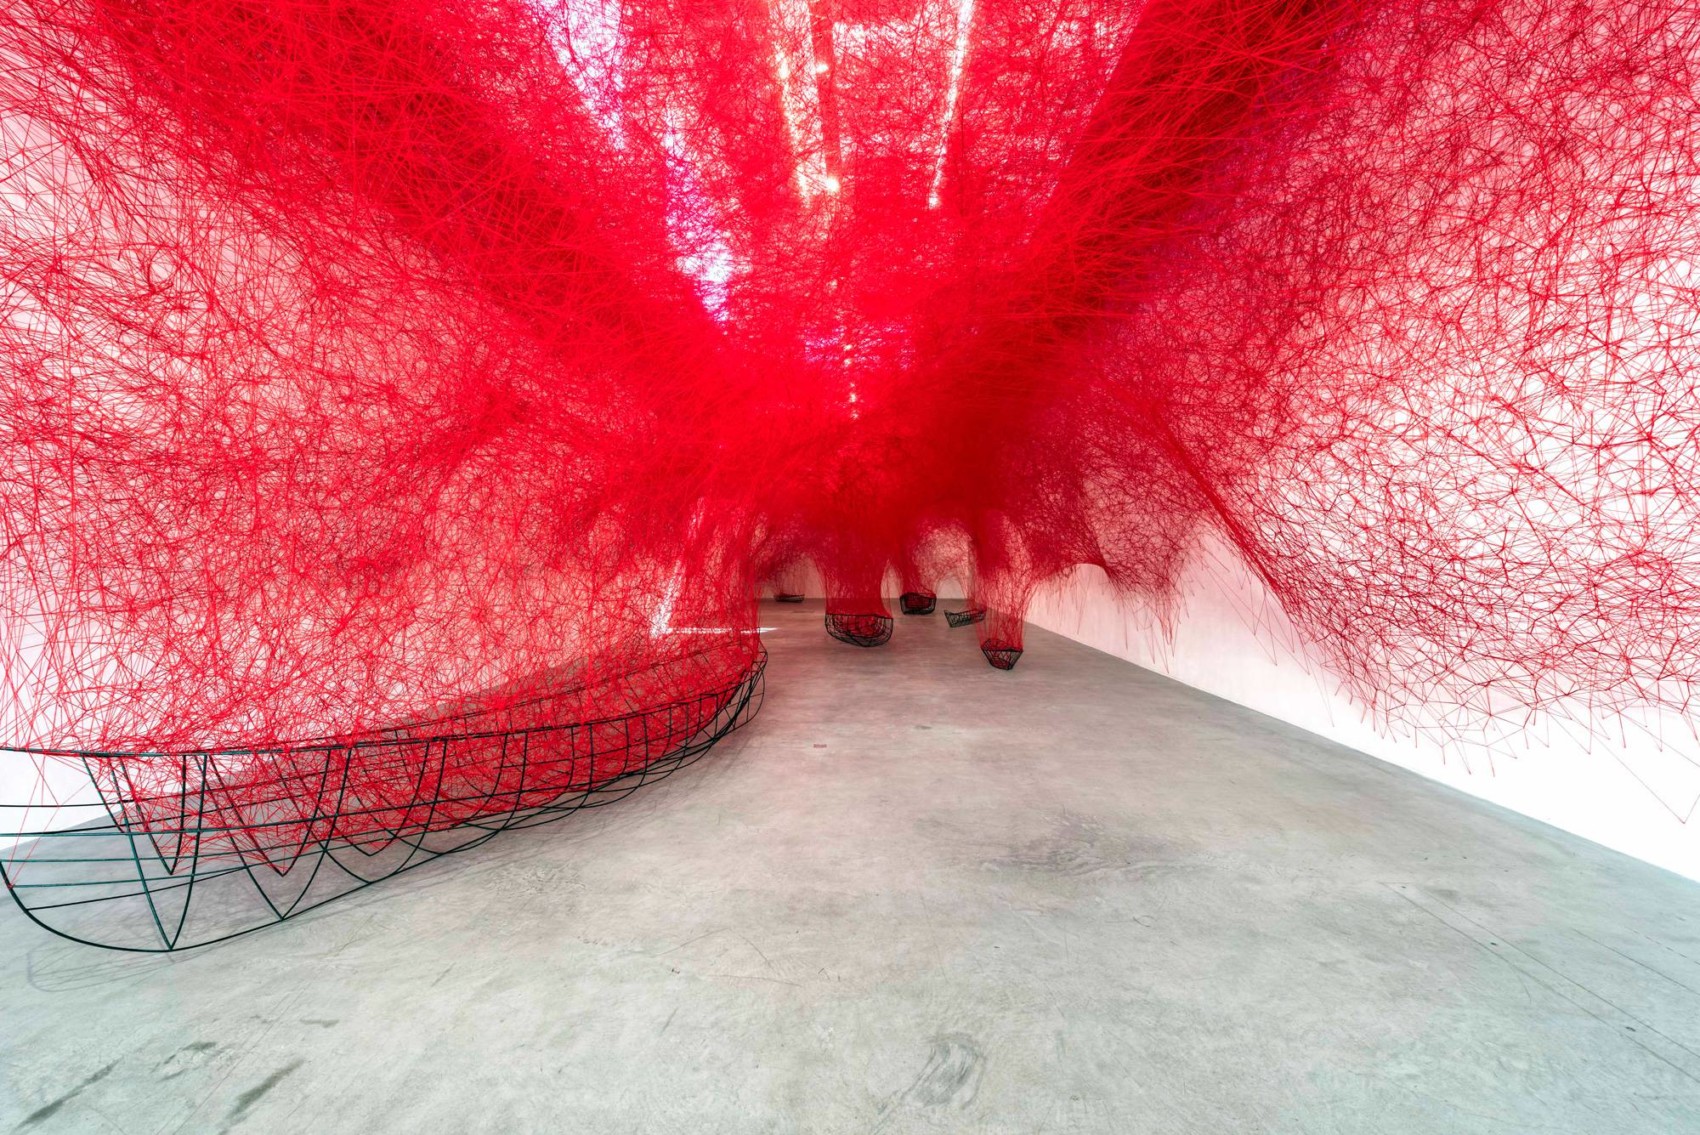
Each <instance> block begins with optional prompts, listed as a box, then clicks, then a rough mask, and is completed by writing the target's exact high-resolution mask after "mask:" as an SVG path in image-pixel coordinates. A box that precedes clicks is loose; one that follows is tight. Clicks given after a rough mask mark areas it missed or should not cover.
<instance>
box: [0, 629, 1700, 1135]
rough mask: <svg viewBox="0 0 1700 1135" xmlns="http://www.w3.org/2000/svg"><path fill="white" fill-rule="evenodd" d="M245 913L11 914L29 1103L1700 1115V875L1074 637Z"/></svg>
mask: <svg viewBox="0 0 1700 1135" xmlns="http://www.w3.org/2000/svg"><path fill="white" fill-rule="evenodd" d="M821 617H822V613H821V607H820V605H819V603H810V604H805V605H803V606H800V607H793V606H780V605H774V604H764V605H763V610H762V618H763V621H764V622H765V623H767V624H769V625H770V626H772V627H773V628H775V629H773V630H772V631H771V632H770V633H769V634H768V635H767V643H768V647H769V649H770V650H771V652H772V662H771V664H770V668H769V671H768V675H769V680H768V695H767V703H766V706H765V708H764V709H763V710H762V712H761V714H760V716H759V717H758V718H757V720H756V721H755V723H754V724H753V725H751V726H749V727H748V728H747V729H746V730H745V731H744V732H743V733H741V734H739V735H737V736H735V737H734V738H733V739H732V740H731V741H729V742H727V743H726V744H725V745H723V746H722V747H721V748H720V749H717V750H716V751H715V752H714V753H712V754H710V755H709V756H708V757H706V758H704V759H703V760H702V761H700V762H699V763H697V764H696V765H694V766H692V767H691V768H689V769H686V770H684V771H683V772H681V773H679V774H677V775H676V776H674V777H673V778H672V779H670V780H667V781H665V782H663V783H661V784H659V785H656V786H653V787H651V788H646V789H645V790H644V791H643V792H641V793H639V794H638V795H636V796H634V797H632V798H631V799H629V800H626V801H624V802H623V803H621V804H619V805H617V806H615V807H610V808H605V809H600V810H597V811H594V812H590V813H585V814H580V815H577V816H574V817H572V818H570V819H568V820H566V821H564V822H562V823H560V824H556V825H553V826H550V827H545V828H540V829H537V830H534V831H528V832H518V833H512V834H510V835H507V836H504V837H502V838H501V839H499V840H497V841H495V842H492V843H491V844H488V845H486V846H485V847H483V848H480V849H478V850H476V851H473V852H470V853H467V854H465V855H462V856H457V857H450V858H448V859H445V860H442V861H440V862H437V863H434V864H431V865H429V866H427V867H424V868H422V869H420V870H419V871H417V872H414V873H412V874H410V875H407V876H403V877H400V878H397V879H394V880H391V881H390V882H388V883H386V884H384V885H382V886H379V887H375V888H372V889H370V890H368V891H365V892H362V893H361V894H359V895H357V896H355V897H353V898H352V899H349V900H345V901H341V902H338V903H335V904H332V905H331V906H327V907H325V908H323V909H321V910H319V911H316V912H314V913H312V914H310V915H306V916H304V917H302V918H300V919H298V920H296V921H293V922H290V923H286V924H284V925H282V926H278V927H274V928H272V929H269V930H266V931H263V932H261V933H257V934H254V935H251V936H248V937H246V938H242V939H238V940H236V941H233V942H230V943H227V944H224V945H220V946H215V947H211V948H208V949H204V950H197V951H191V952H189V953H186V954H181V955H173V956H142V955H123V954H113V953H108V952H103V951H98V950H92V949H89V948H86V947H81V946H75V945H72V944H70V943H67V942H63V941H61V940H59V939H56V938H53V937H50V936H48V935H46V934H44V933H43V932H42V931H40V930H38V929H37V928H35V927H34V926H31V925H30V924H28V923H27V922H26V921H25V920H24V919H23V918H22V917H21V916H20V915H19V914H18V913H17V912H16V911H15V910H13V909H11V908H10V907H9V906H8V907H7V908H6V909H5V910H4V912H0V1021H3V1022H4V1028H3V1030H0V1130H4V1131H12V1130H16V1131H28V1132H32V1133H35V1132H55V1131H120V1132H137V1131H147V1132H174V1131H185V1132H194V1131H211V1130H227V1129H241V1130H251V1131H257V1132H260V1131H267V1132H281V1131H314V1132H344V1131H346V1132H373V1131H408V1132H469V1131H491V1132H518V1131H538V1132H594V1133H597V1135H610V1133H617V1132H643V1133H646V1135H654V1133H666V1132H689V1133H691V1135H709V1133H712V1132H739V1133H742V1132H755V1131H770V1132H841V1131H842V1132H874V1131H878V1132H884V1133H898V1132H906V1131H929V1132H933V1131H942V1132H1012V1133H1013V1132H1023V1133H1025V1132H1040V1131H1057V1132H1067V1131H1104V1132H1118V1133H1120V1132H1209V1133H1212V1135H1220V1133H1223V1132H1249V1131H1259V1132H1261V1131H1271V1132H1309V1133H1331V1132H1342V1133H1345V1132H1351V1133H1356V1132H1367V1131H1374V1132H1435V1133H1448V1135H1452V1133H1457V1132H1476V1131H1482V1132H1500V1131H1523V1130H1530V1131H1533V1130H1539V1131H1542V1132H1576V1133H1585V1135H1599V1133H1602V1132H1612V1133H1631V1132H1648V1133H1650V1135H1651V1133H1656V1135H1669V1133H1671V1132H1679V1131H1697V1130H1700V992H1697V991H1700V885H1697V884H1695V883H1691V882H1688V881H1685V880H1683V879H1680V878H1678V877H1677V876H1674V875H1670V874H1667V873H1665V872H1663V871H1661V870H1658V869H1657V868H1654V867H1650V866H1647V865H1645V864H1642V863H1639V862H1637V861H1634V860H1631V859H1628V858H1625V857H1623V856H1620V855H1617V854H1615V853H1613V852H1609V851H1606V850H1604V849H1602V848H1599V847H1596V846H1594V845H1592V844H1589V843H1586V842H1584V841H1582V840H1579V839H1577V838H1575V837H1572V836H1569V835H1567V834H1565V833H1563V832H1559V831H1556V830H1554V829H1550V828H1547V827H1545V826H1543V825H1541V824H1539V823H1536V822H1534V821H1531V820H1528V819H1525V818H1522V817H1520V816H1517V815H1514V814H1512V813H1509V812H1505V811H1501V810H1500V809H1497V808H1495V807H1493V806H1491V805H1488V804H1484V803H1482V802H1480V801H1478V800H1475V799H1472V798H1470V797H1466V796H1463V795H1460V794H1458V793H1456V792H1453V791H1452V790H1450V789H1447V788H1444V787H1441V786H1438V785H1435V784H1432V783H1430V782H1427V781H1425V780H1422V779H1421V778H1419V777H1417V776H1414V775H1412V774H1409V773H1406V772H1403V771H1401V770H1398V769H1395V768H1392V767H1390V766H1387V765H1384V764H1381V763H1379V762H1377V761H1374V760H1372V759H1370V758H1368V757H1364V756H1361V755H1359V754H1356V753H1353V752H1351V751H1350V750H1346V749H1342V748H1340V747H1337V746H1334V745H1330V744H1328V743H1325V742H1322V741H1319V740H1317V739H1315V738H1314V737H1311V736H1309V735H1307V734H1304V733H1302V732H1300V731H1298V730H1296V729H1293V728H1290V727H1288V726H1285V725H1282V724H1280V723H1278V722H1275V721H1272V720H1270V719H1268V718H1265V717H1261V716H1259V715H1257V714H1254V713H1251V712H1249V711H1247V710H1244V709H1241V708H1239V707H1237V706H1234V705H1231V704H1229V703H1227V702H1224V701H1221V700H1219V699H1216V698H1212V697H1210V696H1208V695H1205V694H1202V693H1199V692H1197V691H1195V690H1191V689H1188V688H1187V687H1184V686H1181V685H1178V684H1176V683H1173V682H1170V681H1168V680H1166V679H1164V678H1161V677H1158V676H1156V675H1154V674H1151V673H1149V672H1146V671H1143V670H1140V669H1138V668H1136V667H1133V666H1131V665H1128V664H1127V663H1124V662H1120V661H1118V660H1116V659H1114V658H1111V657H1109V656H1108V655H1104V654H1099V653H1097V652H1094V651H1092V650H1089V649H1087V648H1085V647H1082V646H1079V645H1077V644H1074V643H1071V642H1068V641H1067V640H1065V639H1062V638H1059V637H1057V636H1055V635H1051V634H1048V633H1045V632H1043V631H1038V630H1031V629H1030V630H1029V632H1028V650H1027V654H1026V657H1025V658H1023V659H1022V661H1021V664H1020V665H1019V666H1018V667H1017V669H1016V670H1015V671H1014V672H1013V673H1007V674H1006V673H1000V672H998V671H995V670H992V669H991V668H989V667H988V666H987V665H986V663H985V660H984V659H983V658H982V657H981V656H980V652H979V650H978V649H977V646H976V641H975V638H974V631H973V630H971V629H963V630H958V631H950V630H947V629H946V626H945V621H944V619H943V618H942V616H940V615H934V616H931V617H914V618H900V620H899V622H898V626H897V634H896V635H895V637H894V638H893V639H892V641H891V643H890V644H889V645H888V646H885V647H883V648H880V649H876V650H859V649H856V648H854V647H849V646H844V645H841V644H839V643H835V642H833V641H831V640H830V639H828V638H827V636H826V634H825V633H824V631H823V630H822V628H821Z"/></svg>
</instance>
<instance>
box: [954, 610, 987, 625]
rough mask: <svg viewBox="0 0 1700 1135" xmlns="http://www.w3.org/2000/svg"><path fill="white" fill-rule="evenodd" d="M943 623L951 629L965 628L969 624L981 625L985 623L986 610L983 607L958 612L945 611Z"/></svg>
mask: <svg viewBox="0 0 1700 1135" xmlns="http://www.w3.org/2000/svg"><path fill="white" fill-rule="evenodd" d="M944 621H945V622H947V623H949V624H950V625H951V626H952V627H966V626H968V625H969V624H971V623H983V622H985V621H986V609H985V608H984V607H966V608H964V609H962V610H960V611H946V612H945V613H944Z"/></svg>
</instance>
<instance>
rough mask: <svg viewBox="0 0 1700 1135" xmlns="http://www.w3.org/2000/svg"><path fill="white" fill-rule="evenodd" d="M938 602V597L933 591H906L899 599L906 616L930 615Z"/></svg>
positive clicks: (899, 604)
mask: <svg viewBox="0 0 1700 1135" xmlns="http://www.w3.org/2000/svg"><path fill="white" fill-rule="evenodd" d="M938 601H939V598H938V596H937V595H934V594H933V593H932V592H931V591H905V592H904V593H903V594H902V595H900V596H898V599H897V602H898V606H900V607H901V608H902V609H903V613H904V614H905V615H930V614H932V613H933V610H934V608H936V607H937V606H938Z"/></svg>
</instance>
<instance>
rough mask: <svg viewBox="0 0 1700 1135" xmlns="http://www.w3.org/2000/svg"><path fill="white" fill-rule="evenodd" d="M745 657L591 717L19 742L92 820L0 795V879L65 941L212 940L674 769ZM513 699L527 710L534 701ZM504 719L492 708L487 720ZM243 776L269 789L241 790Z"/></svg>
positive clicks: (739, 692)
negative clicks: (185, 739)
mask: <svg viewBox="0 0 1700 1135" xmlns="http://www.w3.org/2000/svg"><path fill="white" fill-rule="evenodd" d="M745 657H746V658H747V662H746V663H744V664H743V665H742V666H741V667H740V668H735V669H733V670H730V671H727V672H725V674H726V676H725V678H724V679H723V680H722V681H721V682H719V683H718V684H715V685H714V686H713V687H712V688H709V689H705V690H702V691H701V692H699V693H696V694H693V695H692V696H690V697H688V698H685V699H682V700H678V701H674V702H671V703H669V704H666V705H661V706H654V707H649V708H641V709H636V710H634V711H632V712H630V713H627V714H623V715H620V716H615V717H608V718H603V719H598V720H583V721H571V722H554V723H548V724H535V725H528V726H527V727H524V728H479V727H478V726H479V725H480V724H491V723H490V722H481V721H480V720H479V718H478V717H477V716H476V715H468V716H462V717H460V718H456V719H452V720H454V722H455V724H456V726H457V728H455V729H454V730H453V731H450V732H435V733H431V734H429V735H414V734H413V731H412V730H394V731H387V732H388V733H389V734H390V735H379V736H375V737H371V738H368V739H363V740H359V741H354V742H319V743H305V744H302V745H300V746H295V747H291V748H288V749H273V750H241V751H230V752H205V753H190V754H176V755H166V754H114V753H94V752H63V751H61V752H41V751H34V752H28V754H27V755H28V756H30V757H31V758H34V759H35V760H37V761H38V762H39V761H51V762H55V763H58V764H60V765H71V766H73V767H80V768H81V770H82V772H83V773H84V774H85V775H86V777H87V778H88V781H89V782H90V783H91V784H92V786H93V789H94V791H95V793H96V795H97V796H98V800H97V801H96V802H94V803H92V804H88V805H83V806H82V807H85V808H87V809H89V811H90V812H92V813H93V814H94V818H93V819H92V820H91V821H90V822H88V823H84V824H82V825H79V826H76V827H71V828H66V829H60V830H51V831H31V830H27V829H28V828H29V826H30V825H29V824H28V822H27V817H28V816H29V815H30V813H31V811H32V810H34V811H35V812H36V814H38V815H39V814H40V812H41V809H42V808H43V805H42V804H41V802H40V801H39V800H36V801H30V802H24V803H15V802H3V801H0V879H3V880H4V882H5V884H6V887H7V889H8V891H9V892H10V893H11V895H12V898H13V899H14V901H15V902H16V903H17V905H18V907H19V908H20V909H21V910H22V911H23V912H24V914H25V915H27V916H28V917H29V918H30V919H31V920H32V921H34V922H36V923H37V924H38V925H40V926H42V927H43V928H45V929H47V930H50V931H52V932H53V933H55V934H58V935H60V936H62V937H65V938H69V939H71V940H73V941H77V942H82V943H86V944H89V945H94V946H103V947H107V948H110V949H117V950H133V951H142V952H167V951H172V950H181V949H187V948H190V947H193V946H201V945H207V944H210V943H213V942H218V941H223V940H225V939H227V938H231V937H234V936H236V935H238V934H244V933H248V932H250V931H252V930H257V929H260V928H261V927H264V926H268V925H272V924H274V923H277V922H281V921H283V920H284V919H287V918H290V917H293V916H294V915H297V914H301V913H303V912H304V911H308V910H311V909H313V908H315V907H318V906H322V905H323V904H324V903H326V902H329V901H331V900H333V899H336V898H340V897H342V896H344V895H347V894H350V893H352V892H353V891H357V890H360V889H362V888H364V887H366V886H369V885H371V884H372V883H375V882H378V881H380V880H383V879H386V878H389V877H391V876H393V875H396V874H398V873H400V872H402V871H406V870H409V869H411V868H414V867H417V866H419V865H421V864H423V863H428V862H430V861H431V860H433V859H437V858H439V857H440V856H443V855H447V854H451V853H453V852H457V851H464V850H467V849H468V848H472V847H476V846H478V845H479V844H481V843H484V842H485V841H486V840H488V839H490V838H492V837H493V836H495V835H497V834H498V833H500V832H504V831H509V830H512V829H516V828H527V827H533V826H536V825H538V824H543V823H548V822H550V821H552V820H557V819H560V818H562V817H563V816H566V815H569V814H571V813H573V812H576V811H578V810H579V809H581V808H592V807H599V806H602V805H605V804H610V803H613V802H615V801H617V800H620V799H623V798H625V797H626V796H628V795H630V794H631V793H632V792H633V791H635V790H636V789H637V788H639V787H641V786H642V785H644V784H647V783H649V782H651V781H654V780H658V779H660V778H661V777H664V776H666V775H668V774H670V773H672V772H675V771H677V770H678V769H680V768H683V767H684V766H686V765H688V764H690V763H692V762H693V761H695V760H696V759H698V758H699V757H701V756H702V755H703V754H704V753H705V752H707V751H708V750H709V749H710V748H711V747H713V746H714V744H715V743H716V742H718V741H720V740H721V739H722V738H724V737H725V736H726V735H727V734H729V733H731V732H732V731H733V730H735V729H737V728H739V727H740V726H742V725H743V724H745V723H746V722H748V721H749V720H750V718H751V717H752V716H754V714H755V712H756V710H757V709H758V708H759V706H760V704H761V696H762V690H763V674H764V671H765V667H766V661H767V656H766V652H765V651H764V650H762V649H761V648H760V646H759V645H758V646H756V648H755V650H754V651H753V652H752V653H748V654H747V655H745ZM525 708H526V709H527V710H528V714H527V716H528V717H529V718H530V719H535V718H536V717H537V716H538V713H539V712H546V711H547V709H548V706H546V705H545V706H538V705H531V706H527V707H525ZM514 719H515V718H514V707H512V706H509V707H506V709H505V710H504V711H503V714H502V722H503V723H509V724H511V722H512V721H513V720H514ZM23 752H24V751H21V750H11V751H9V752H6V751H0V753H4V755H11V756H17V755H20V754H21V753H23ZM255 783H264V784H268V785H275V790H274V791H272V792H271V793H270V794H269V795H261V796H259V797H258V798H255V797H254V794H253V792H252V788H253V785H254V784H255ZM233 785H242V786H244V788H245V791H243V792H237V793H233V792H232V791H231V788H232V786H233ZM8 815H10V816H12V817H15V818H20V819H23V820H24V823H23V829H22V830H19V829H18V828H17V827H16V826H15V825H14V824H10V823H6V822H5V819H4V818H5V817H6V816H8ZM8 842H10V843H11V845H12V846H11V848H10V850H7V844H8Z"/></svg>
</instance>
